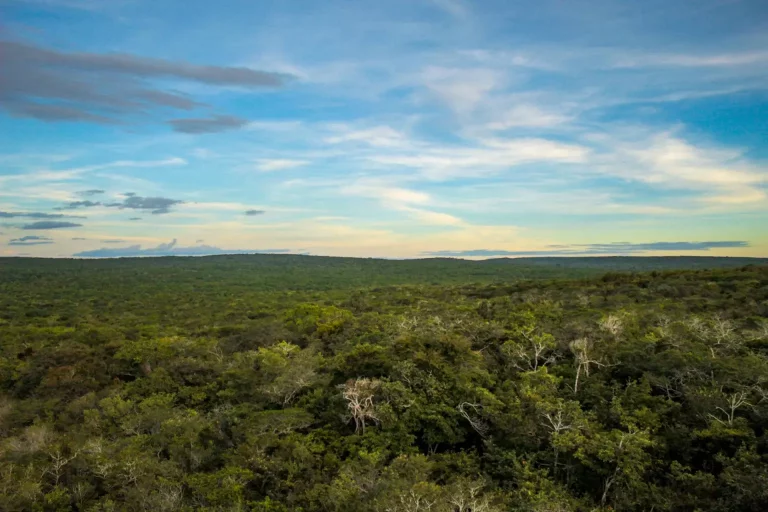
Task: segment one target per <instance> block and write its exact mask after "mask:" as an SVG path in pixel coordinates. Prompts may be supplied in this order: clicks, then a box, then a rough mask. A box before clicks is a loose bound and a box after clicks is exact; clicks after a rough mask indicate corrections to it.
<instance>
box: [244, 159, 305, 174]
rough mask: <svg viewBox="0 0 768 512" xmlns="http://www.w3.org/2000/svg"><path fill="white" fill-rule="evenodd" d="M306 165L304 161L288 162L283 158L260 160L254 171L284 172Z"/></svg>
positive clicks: (288, 160)
mask: <svg viewBox="0 0 768 512" xmlns="http://www.w3.org/2000/svg"><path fill="white" fill-rule="evenodd" d="M308 163H309V162H307V161H306V160H290V159H285V158H274V159H261V160H258V161H257V162H256V169H257V170H259V171H263V172H272V171H285V170H288V169H295V168H297V167H303V166H305V165H307V164H308Z"/></svg>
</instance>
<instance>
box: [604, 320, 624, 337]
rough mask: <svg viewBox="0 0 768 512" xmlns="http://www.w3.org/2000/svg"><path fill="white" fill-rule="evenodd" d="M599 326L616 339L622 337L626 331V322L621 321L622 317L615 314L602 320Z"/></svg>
mask: <svg viewBox="0 0 768 512" xmlns="http://www.w3.org/2000/svg"><path fill="white" fill-rule="evenodd" d="M598 325H599V326H600V328H601V329H602V330H604V331H607V332H609V333H611V334H612V335H613V336H614V337H617V336H619V335H621V333H622V331H623V330H624V322H622V321H621V317H619V316H618V315H613V314H611V315H608V316H606V317H605V318H603V319H602V320H600V322H599V323H598Z"/></svg>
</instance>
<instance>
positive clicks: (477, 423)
mask: <svg viewBox="0 0 768 512" xmlns="http://www.w3.org/2000/svg"><path fill="white" fill-rule="evenodd" d="M482 407H483V406H482V405H480V404H472V403H469V402H462V403H460V404H459V405H457V406H456V409H457V410H458V411H459V413H461V415H462V416H464V419H466V420H467V421H468V422H469V424H470V426H471V427H472V428H473V429H474V430H475V432H477V433H478V434H480V436H481V437H485V436H486V434H488V425H486V423H485V422H484V421H483V420H482V419H481V418H479V410H480V409H482ZM470 409H471V410H472V411H474V413H475V415H476V416H475V417H474V418H473V417H472V415H471V414H470V412H469V411H470Z"/></svg>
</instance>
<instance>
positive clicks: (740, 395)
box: [707, 391, 752, 427]
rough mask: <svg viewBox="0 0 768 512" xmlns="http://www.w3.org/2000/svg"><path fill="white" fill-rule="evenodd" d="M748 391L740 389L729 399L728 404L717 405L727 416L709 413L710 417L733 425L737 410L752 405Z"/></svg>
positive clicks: (722, 423) (718, 409) (717, 408)
mask: <svg viewBox="0 0 768 512" xmlns="http://www.w3.org/2000/svg"><path fill="white" fill-rule="evenodd" d="M747 397H748V395H747V393H746V392H745V391H739V392H737V393H733V394H732V395H731V396H729V397H728V399H727V405H726V406H725V407H719V406H718V407H715V409H716V410H717V411H720V412H721V413H723V415H724V416H725V418H724V419H723V418H718V417H717V416H715V415H714V414H711V413H710V414H708V415H707V416H709V417H710V418H712V419H713V420H715V421H717V422H718V423H720V424H721V425H728V426H729V427H730V426H733V420H734V419H735V418H736V411H738V410H739V409H741V408H742V407H751V406H752V404H750V403H749V402H747Z"/></svg>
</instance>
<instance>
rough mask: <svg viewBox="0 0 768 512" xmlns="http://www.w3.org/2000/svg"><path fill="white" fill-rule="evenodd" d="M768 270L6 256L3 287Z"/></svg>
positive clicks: (673, 264)
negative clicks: (15, 284) (18, 284)
mask: <svg viewBox="0 0 768 512" xmlns="http://www.w3.org/2000/svg"><path fill="white" fill-rule="evenodd" d="M745 265H768V259H758V258H716V257H691V256H681V257H634V256H633V257H572V258H571V257H568V258H557V257H541V258H514V259H511V258H498V259H489V260H480V261H471V260H462V259H453V258H428V259H418V260H385V259H374V258H336V257H326V256H302V255H276V254H251V255H243V254H239V255H223V256H204V257H160V258H121V259H100V260H77V259H39V258H2V259H0V285H2V284H3V283H6V284H7V283H9V282H18V281H23V282H30V281H37V282H39V283H40V284H41V285H42V284H43V283H44V284H45V286H48V287H56V286H67V285H68V284H67V283H71V281H72V280H73V279H77V281H78V286H80V287H85V288H89V287H101V286H111V287H114V286H116V285H117V284H118V283H120V285H122V284H125V285H133V286H142V283H167V284H168V286H173V287H185V286H191V287H197V286H205V287H213V288H217V287H222V288H226V287H234V288H235V289H237V288H240V289H242V288H247V289H249V290H251V291H258V290H281V289H282V290H329V289H349V288H360V287H375V286H386V285H404V284H461V283H471V282H484V283H488V282H507V281H513V280H520V279H536V280H541V279H563V278H583V277H592V276H598V275H601V274H605V273H608V272H641V271H653V270H657V271H662V270H686V269H704V268H734V267H743V266H745Z"/></svg>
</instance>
